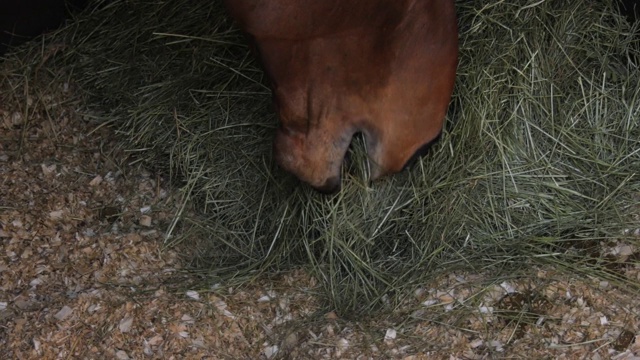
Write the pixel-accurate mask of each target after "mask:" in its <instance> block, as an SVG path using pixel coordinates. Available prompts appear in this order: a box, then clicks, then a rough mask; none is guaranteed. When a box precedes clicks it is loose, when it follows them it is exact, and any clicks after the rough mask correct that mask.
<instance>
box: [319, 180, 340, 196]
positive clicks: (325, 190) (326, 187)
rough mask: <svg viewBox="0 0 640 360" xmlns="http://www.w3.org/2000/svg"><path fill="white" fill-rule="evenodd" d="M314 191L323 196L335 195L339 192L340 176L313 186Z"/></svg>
mask: <svg viewBox="0 0 640 360" xmlns="http://www.w3.org/2000/svg"><path fill="white" fill-rule="evenodd" d="M314 189H316V190H317V191H318V192H320V193H322V194H325V195H331V194H335V193H337V192H338V191H339V190H340V176H333V177H330V178H328V179H327V181H325V183H324V184H322V185H321V186H315V187H314Z"/></svg>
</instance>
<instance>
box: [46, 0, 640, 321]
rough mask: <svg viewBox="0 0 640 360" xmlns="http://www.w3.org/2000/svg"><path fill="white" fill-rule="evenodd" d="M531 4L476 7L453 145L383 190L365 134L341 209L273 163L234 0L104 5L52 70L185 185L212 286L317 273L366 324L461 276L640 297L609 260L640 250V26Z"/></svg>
mask: <svg viewBox="0 0 640 360" xmlns="http://www.w3.org/2000/svg"><path fill="white" fill-rule="evenodd" d="M523 4H524V3H522V2H520V1H512V2H506V1H493V2H486V1H459V3H458V13H459V23H460V24H461V25H460V27H461V35H460V39H461V41H460V54H461V58H460V65H459V69H458V78H457V84H456V90H455V94H454V99H453V102H452V107H451V110H450V112H449V119H448V123H447V126H446V130H445V134H444V136H443V138H442V140H441V141H440V142H439V143H438V144H437V145H436V146H435V147H434V148H433V150H432V151H431V153H430V154H429V155H428V156H426V157H425V158H424V159H422V160H421V161H419V162H418V164H417V165H416V166H415V167H414V168H412V169H411V170H410V171H407V172H404V173H402V174H399V175H397V176H394V177H391V178H387V179H384V180H381V181H378V182H375V183H374V184H371V185H368V184H366V183H365V181H364V180H363V179H364V177H365V174H366V172H367V169H366V162H365V161H363V160H364V155H363V154H364V152H363V150H362V144H361V143H360V142H359V141H356V142H355V145H354V146H353V149H352V150H351V151H352V153H353V154H352V158H353V159H354V160H353V161H352V162H350V163H349V164H348V165H347V166H345V168H346V169H345V173H344V181H343V190H342V191H341V192H340V193H339V194H337V195H335V196H332V197H326V196H322V195H319V194H317V193H315V192H314V191H312V190H310V189H308V188H307V187H305V186H301V185H300V184H299V183H298V182H297V180H295V179H293V178H292V177H291V176H290V175H288V174H285V173H283V172H282V171H280V170H279V169H278V168H277V167H275V166H274V165H273V163H272V159H271V140H272V139H271V137H272V135H273V132H274V129H275V126H276V125H277V119H276V117H275V115H274V114H273V112H272V110H271V108H270V92H269V90H268V88H267V87H266V86H265V82H264V79H263V75H262V73H261V71H260V70H259V67H258V66H257V64H256V62H255V61H254V60H253V58H252V56H251V55H250V54H249V52H248V48H247V47H246V46H245V45H244V44H245V42H244V39H243V37H242V34H240V33H239V32H238V31H237V30H236V29H234V28H233V26H232V24H231V23H230V21H229V20H228V19H227V18H226V16H225V15H224V11H223V10H222V8H221V5H220V4H218V3H217V2H209V3H206V2H200V3H197V4H196V3H193V2H186V1H154V2H148V1H112V2H104V3H103V4H102V5H101V6H98V7H97V8H95V9H97V10H93V12H90V13H85V14H83V15H82V16H81V17H80V18H79V20H78V22H77V23H76V24H75V25H73V26H71V27H70V28H67V29H66V30H65V31H63V32H61V33H59V34H57V35H56V36H54V39H57V40H56V41H60V39H64V41H66V42H67V44H68V46H69V49H68V50H66V51H65V53H64V55H63V56H55V57H53V58H52V59H51V60H50V63H51V65H55V66H64V67H65V68H67V69H69V71H70V72H71V74H72V75H71V77H72V78H73V79H75V80H76V81H77V82H78V83H79V84H80V86H81V88H82V89H83V91H85V92H86V97H87V100H88V104H90V106H91V108H92V109H91V110H92V111H93V112H94V113H96V114H99V115H96V116H95V121H99V122H101V125H102V126H104V125H110V126H114V127H115V128H116V129H118V131H119V133H120V134H121V136H122V139H123V144H124V145H123V146H126V147H127V148H128V149H130V151H131V152H132V153H133V154H135V155H136V158H137V159H139V161H142V162H144V163H145V164H147V166H149V167H151V168H153V169H155V170H157V171H158V172H160V173H169V174H171V178H172V181H173V182H174V184H175V186H178V187H179V188H181V189H182V192H183V194H184V211H181V212H179V213H178V214H176V220H175V222H174V223H172V224H170V225H169V226H168V237H167V244H168V245H176V244H180V246H183V248H184V249H185V250H184V251H185V257H186V258H188V259H189V260H190V265H191V266H192V269H193V271H194V272H195V273H197V274H198V275H200V279H204V280H205V281H206V282H207V283H211V282H219V281H227V282H229V281H231V280H233V279H235V280H237V281H244V280H247V279H251V278H254V277H256V276H258V275H259V274H265V273H267V274H271V273H277V272H282V271H286V270H289V269H291V268H292V267H297V266H303V267H306V268H308V269H309V270H310V271H312V272H313V273H314V274H315V275H316V276H317V278H318V279H319V280H320V281H321V282H322V284H323V285H324V288H325V289H326V299H327V300H328V305H329V306H331V307H333V308H335V309H337V311H338V312H339V313H341V314H346V315H357V314H364V313H369V312H371V311H374V310H379V309H381V308H388V307H393V306H394V304H397V303H398V301H400V300H402V298H403V296H406V294H409V293H410V291H409V290H411V289H413V288H415V287H417V286H418V285H419V284H424V283H426V282H428V281H429V280H430V279H432V278H435V277H436V276H437V275H439V274H443V273H449V272H453V271H470V272H481V273H491V274H493V275H494V276H495V277H496V278H498V277H500V276H505V275H507V274H509V275H510V276H534V275H533V274H530V273H529V272H530V269H531V268H532V267H533V266H536V265H544V264H553V265H554V266H557V267H561V268H565V269H566V270H567V271H571V272H578V273H585V274H588V275H590V276H596V277H600V278H606V279H609V280H610V281H612V282H615V283H624V284H625V285H626V286H628V289H629V291H634V292H636V291H638V289H639V287H638V285H639V284H638V283H637V281H634V280H632V279H627V278H625V277H624V276H622V275H620V274H619V273H617V272H614V271H611V270H610V268H609V267H607V263H606V262H605V261H604V260H597V259H596V257H594V256H591V255H590V254H591V253H592V252H593V249H594V248H598V246H600V244H601V243H606V242H609V241H626V242H629V243H634V244H635V246H638V245H640V244H638V242H639V239H638V238H637V237H632V236H629V235H625V229H633V228H635V227H638V223H639V220H638V217H637V215H638V213H639V210H638V207H637V204H638V201H639V199H638V194H640V121H639V120H638V119H639V118H640V72H639V71H638V62H639V60H640V51H639V49H640V43H639V41H640V40H639V38H640V36H638V35H637V33H636V34H635V35H634V31H635V32H637V25H636V28H632V27H631V25H630V24H629V23H628V22H626V20H625V19H624V18H623V17H622V16H619V15H617V14H616V13H615V10H614V7H613V6H612V4H611V3H609V2H607V1H592V2H589V3H588V5H587V4H585V3H582V2H573V3H572V2H558V1H546V2H544V1H530V2H527V4H526V5H523ZM188 210H194V211H195V212H196V213H197V214H196V215H188V216H187V214H189V213H190V214H193V212H189V211H188Z"/></svg>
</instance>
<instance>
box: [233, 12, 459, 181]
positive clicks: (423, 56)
mask: <svg viewBox="0 0 640 360" xmlns="http://www.w3.org/2000/svg"><path fill="white" fill-rule="evenodd" d="M225 4H226V6H227V8H228V10H229V12H230V14H231V15H232V16H233V17H234V18H235V19H236V21H237V22H238V24H239V25H240V27H241V28H242V29H243V30H244V31H246V32H247V33H249V34H250V35H251V37H252V38H253V40H254V41H255V46H256V49H257V51H258V53H259V56H260V58H261V60H262V63H263V66H264V68H265V71H266V73H267V75H268V76H269V78H270V80H271V85H272V90H273V92H274V95H275V100H276V105H277V109H278V114H279V116H280V121H281V127H280V129H279V130H278V133H277V135H276V138H275V143H274V152H275V158H276V160H277V162H278V163H279V164H280V166H281V167H283V168H284V169H285V170H287V171H290V172H292V173H293V174H295V175H296V176H297V177H298V178H299V179H301V180H303V181H305V182H307V183H309V184H310V185H311V186H313V187H315V188H317V189H319V190H324V191H333V190H335V189H336V188H337V187H338V186H339V183H340V167H341V164H342V161H343V159H344V156H345V153H346V151H347V149H348V146H349V144H350V142H351V139H352V137H353V135H354V134H355V133H357V132H362V133H363V134H364V136H365V139H366V143H367V151H368V155H369V157H370V160H371V161H372V164H373V168H372V174H371V177H372V179H376V178H379V177H381V176H384V175H387V174H392V173H395V172H398V171H400V170H402V168H403V167H404V165H405V164H406V163H407V161H408V160H409V159H410V158H411V157H412V155H413V154H414V153H415V152H416V151H418V150H419V149H420V148H421V147H422V146H423V145H424V144H426V143H429V142H430V141H431V140H433V139H434V138H436V137H437V136H438V134H439V133H440V131H441V130H442V125H443V120H444V117H445V112H446V109H447V107H448V104H449V101H450V98H451V92H452V90H453V84H454V78H455V70H456V66H457V56H458V34H457V24H456V16H455V9H454V4H453V0H322V1H317V0H225Z"/></svg>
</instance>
